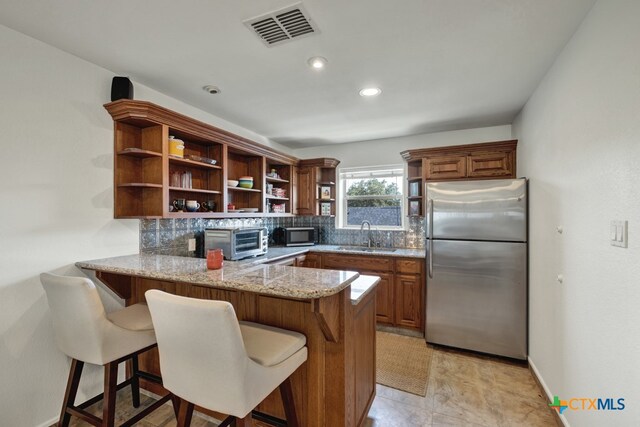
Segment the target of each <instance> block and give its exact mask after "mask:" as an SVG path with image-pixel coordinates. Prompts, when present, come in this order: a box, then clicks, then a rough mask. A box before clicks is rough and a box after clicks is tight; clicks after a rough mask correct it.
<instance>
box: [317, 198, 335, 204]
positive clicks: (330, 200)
mask: <svg viewBox="0 0 640 427" xmlns="http://www.w3.org/2000/svg"><path fill="white" fill-rule="evenodd" d="M317 201H318V203H322V202H335V201H336V199H317Z"/></svg>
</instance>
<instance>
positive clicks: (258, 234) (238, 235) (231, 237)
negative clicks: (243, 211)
mask: <svg viewBox="0 0 640 427" xmlns="http://www.w3.org/2000/svg"><path fill="white" fill-rule="evenodd" d="M268 240H269V235H268V232H267V228H266V227H247V228H233V227H231V228H207V229H206V230H205V231H204V255H205V256H206V254H207V250H208V249H222V252H223V254H224V259H228V260H231V261H235V260H239V259H243V258H249V257H253V256H258V255H264V254H266V253H267V250H268Z"/></svg>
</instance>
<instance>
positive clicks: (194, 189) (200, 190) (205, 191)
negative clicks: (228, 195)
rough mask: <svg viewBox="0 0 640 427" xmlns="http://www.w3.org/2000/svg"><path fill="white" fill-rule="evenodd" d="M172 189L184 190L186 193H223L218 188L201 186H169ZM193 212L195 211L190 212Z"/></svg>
mask: <svg viewBox="0 0 640 427" xmlns="http://www.w3.org/2000/svg"><path fill="white" fill-rule="evenodd" d="M169 190H170V191H184V192H186V193H204V194H221V192H220V191H218V190H202V189H199V188H183V187H169ZM189 213H193V212H189Z"/></svg>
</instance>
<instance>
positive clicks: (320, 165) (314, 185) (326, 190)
mask: <svg viewBox="0 0 640 427" xmlns="http://www.w3.org/2000/svg"><path fill="white" fill-rule="evenodd" d="M338 164H340V161H339V160H337V159H330V158H319V159H307V160H300V162H299V163H298V173H297V187H298V191H297V196H298V201H297V205H296V206H297V209H296V214H297V215H323V216H335V214H336V197H337V193H336V191H337V190H336V180H337V177H336V167H337V166H338Z"/></svg>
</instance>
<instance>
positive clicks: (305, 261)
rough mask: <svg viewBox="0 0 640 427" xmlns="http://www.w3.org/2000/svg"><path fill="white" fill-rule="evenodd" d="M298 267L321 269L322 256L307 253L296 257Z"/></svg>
mask: <svg viewBox="0 0 640 427" xmlns="http://www.w3.org/2000/svg"><path fill="white" fill-rule="evenodd" d="M297 266H298V267H308V268H322V256H320V254H314V253H308V254H305V255H301V256H299V257H298V261H297Z"/></svg>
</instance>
